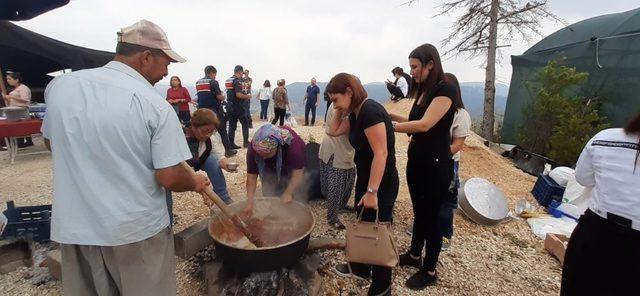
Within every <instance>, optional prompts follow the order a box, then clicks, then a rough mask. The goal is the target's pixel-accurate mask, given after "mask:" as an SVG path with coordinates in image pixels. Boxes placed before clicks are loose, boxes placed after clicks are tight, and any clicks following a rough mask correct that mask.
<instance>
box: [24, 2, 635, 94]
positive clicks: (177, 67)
mask: <svg viewBox="0 0 640 296" xmlns="http://www.w3.org/2000/svg"><path fill="white" fill-rule="evenodd" d="M402 2H403V1H396V0H384V1H383V0H352V1H345V0H325V1H309V0H305V1H284V0H277V1H257V0H253V1H250V0H245V1H211V0H208V1H204V0H184V1H158V0H155V1H151V0H136V1H125V0H111V1H98V0H74V1H71V3H70V4H69V5H67V6H65V7H62V8H59V9H57V10H54V11H52V12H50V13H47V14H44V15H42V16H40V17H37V18H35V19H33V20H30V21H26V22H20V23H18V24H19V25H21V26H24V27H26V28H28V29H30V30H33V31H35V32H38V33H41V34H44V35H46V36H49V37H52V38H55V39H58V40H62V41H64V42H68V43H72V44H77V45H81V46H86V47H90V48H96V49H102V50H110V51H113V50H114V48H115V39H116V34H115V33H116V31H117V30H119V29H120V28H121V27H124V26H128V25H130V24H132V23H134V22H136V21H138V20H139V19H142V18H145V19H148V20H151V21H153V22H156V23H157V24H158V25H160V26H161V27H162V28H163V29H164V30H165V31H166V33H167V35H168V37H169V40H170V42H171V44H172V46H173V47H174V49H175V50H176V51H177V52H178V53H180V54H181V55H182V56H184V57H186V58H187V63H185V64H174V65H172V66H171V67H170V75H178V76H180V77H181V78H182V80H183V81H185V82H186V83H190V84H191V83H193V82H195V80H197V79H198V78H200V77H201V76H203V73H202V72H203V68H204V66H206V65H208V64H213V65H214V66H216V68H217V69H218V79H219V80H224V79H226V78H227V77H228V76H231V75H232V73H231V72H232V71H233V67H234V66H235V65H236V64H241V65H243V66H245V68H248V69H250V70H251V72H252V76H253V77H254V79H256V81H263V80H264V79H270V80H272V81H274V80H276V79H278V78H285V79H286V80H287V81H289V82H293V81H308V80H309V78H310V77H317V78H318V80H320V81H327V80H329V78H331V76H332V75H334V74H336V73H338V72H341V71H346V72H350V73H353V74H356V75H358V76H359V77H360V78H361V80H362V81H363V82H372V81H383V80H384V79H386V78H389V77H390V75H391V73H390V70H391V69H392V68H393V67H395V66H401V67H403V68H405V69H407V68H408V66H407V64H408V63H407V55H408V54H409V52H410V51H411V50H412V49H413V48H415V47H416V46H418V45H420V44H422V43H427V42H428V43H432V44H434V45H436V46H438V47H440V41H441V40H442V39H443V38H445V36H447V35H448V33H449V31H450V30H451V28H450V27H451V25H452V23H453V20H454V16H444V17H439V18H435V19H434V18H432V16H434V15H435V14H436V9H435V4H433V3H432V2H431V1H426V0H423V1H419V2H418V3H416V4H414V5H411V6H409V7H407V6H400V4H401V3H402ZM550 2H551V8H552V9H554V8H556V7H557V11H556V12H557V13H558V14H559V15H560V16H563V17H564V15H567V17H565V19H566V20H567V21H569V22H575V21H577V20H580V19H583V18H587V17H591V16H595V15H598V14H603V13H607V12H618V11H620V10H625V9H631V8H633V6H634V4H632V3H631V1H616V2H615V5H614V4H613V3H611V5H610V4H608V5H607V7H602V5H599V1H597V0H587V2H589V3H591V4H592V5H586V4H584V3H585V1H577V0H576V1H564V0H555V1H550ZM575 7H579V8H578V9H575ZM605 10H606V11H605ZM561 27H562V26H561V25H559V24H555V23H545V25H544V27H543V31H544V33H546V34H549V33H552V32H554V31H555V30H558V29H560V28H561ZM537 39H538V40H539V39H540V38H537ZM528 47H529V45H527V44H513V46H512V47H511V48H507V49H505V50H503V51H502V52H503V57H504V59H503V63H502V65H501V66H499V67H498V70H497V71H498V81H507V82H508V80H509V79H510V76H511V67H510V59H509V56H510V55H513V54H520V53H522V52H523V51H524V50H526V49H527V48H528ZM441 51H442V52H443V51H444V50H442V49H441ZM481 63H482V61H481V60H480V59H476V60H466V59H465V58H464V57H457V58H454V59H449V60H445V61H444V67H445V70H446V71H448V72H453V73H455V74H456V75H457V76H458V77H459V78H460V80H462V81H481V80H483V79H484V70H483V69H481V68H480V67H479V66H480V65H481ZM23 71H24V72H26V71H28V70H27V69H25V70H23ZM161 83H167V82H166V81H163V82H161Z"/></svg>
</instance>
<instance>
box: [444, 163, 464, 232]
mask: <svg viewBox="0 0 640 296" xmlns="http://www.w3.org/2000/svg"><path fill="white" fill-rule="evenodd" d="M459 165H460V164H459V162H458V161H454V162H453V181H452V182H451V187H450V188H449V190H450V191H451V194H450V195H449V196H447V197H446V198H445V199H443V200H442V207H441V208H440V230H441V231H442V236H444V237H446V238H448V239H451V237H452V236H453V210H455V209H456V208H458V188H459V187H460V178H459V175H458V167H459Z"/></svg>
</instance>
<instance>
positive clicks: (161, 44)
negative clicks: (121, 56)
mask: <svg viewBox="0 0 640 296" xmlns="http://www.w3.org/2000/svg"><path fill="white" fill-rule="evenodd" d="M118 42H124V43H130V44H136V45H140V46H144V47H148V48H154V49H159V50H162V51H163V52H164V53H165V54H166V55H167V56H168V57H169V58H170V59H171V60H173V61H174V62H178V63H184V62H186V60H185V59H184V58H183V57H181V56H180V55H179V54H177V53H176V52H175V51H173V50H172V49H171V46H170V45H169V39H167V35H166V34H165V33H164V31H163V30H162V28H160V27H159V26H158V25H156V24H154V23H152V22H150V21H148V20H141V21H139V22H137V23H135V24H133V25H131V26H128V27H126V28H122V29H120V32H118Z"/></svg>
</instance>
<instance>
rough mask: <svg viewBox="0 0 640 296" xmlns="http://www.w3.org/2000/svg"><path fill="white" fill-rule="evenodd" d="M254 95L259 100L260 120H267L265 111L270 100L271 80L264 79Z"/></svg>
mask: <svg viewBox="0 0 640 296" xmlns="http://www.w3.org/2000/svg"><path fill="white" fill-rule="evenodd" d="M256 96H257V98H258V100H260V120H262V121H268V120H269V118H268V117H267V112H268V110H269V101H271V82H269V80H265V81H264V83H263V84H262V87H261V88H260V91H259V92H258V94H257V95H256Z"/></svg>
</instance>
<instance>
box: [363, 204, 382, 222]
mask: <svg viewBox="0 0 640 296" xmlns="http://www.w3.org/2000/svg"><path fill="white" fill-rule="evenodd" d="M364 209H365V207H364V206H362V211H360V213H359V214H358V222H360V221H362V213H364ZM379 209H380V208H376V224H380V219H378V212H379Z"/></svg>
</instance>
